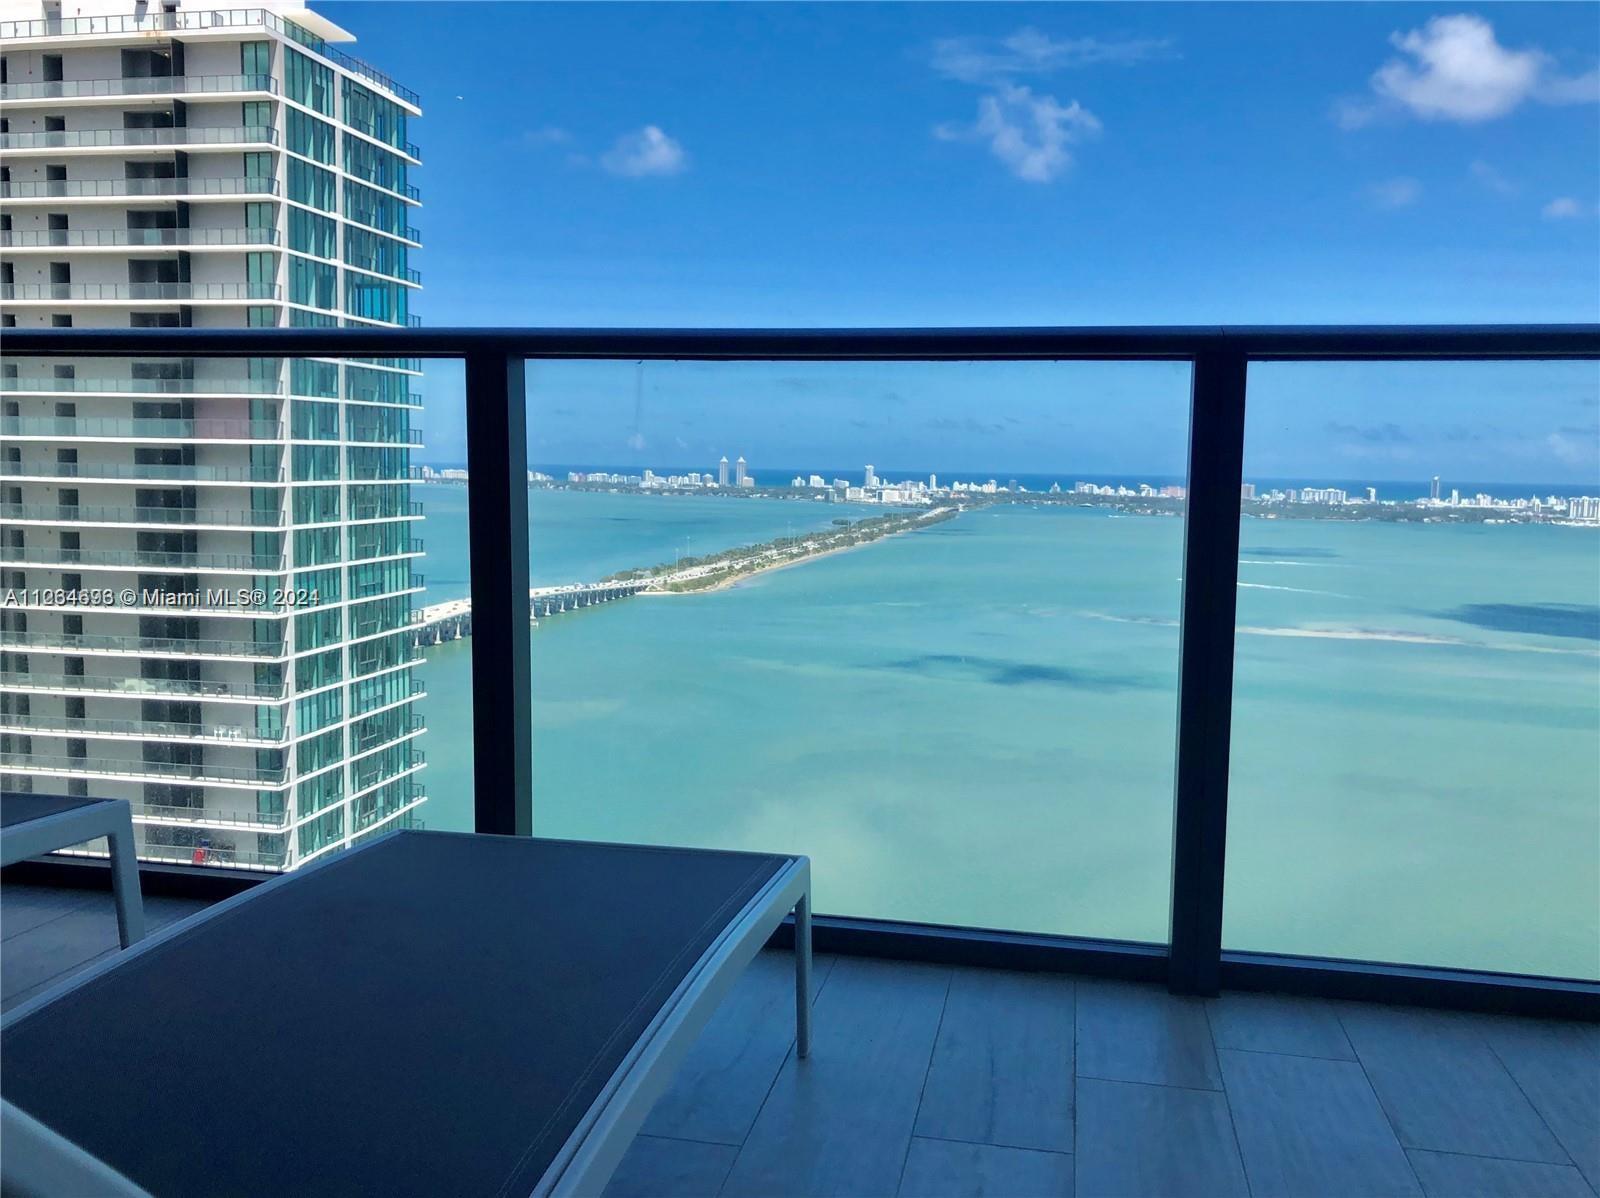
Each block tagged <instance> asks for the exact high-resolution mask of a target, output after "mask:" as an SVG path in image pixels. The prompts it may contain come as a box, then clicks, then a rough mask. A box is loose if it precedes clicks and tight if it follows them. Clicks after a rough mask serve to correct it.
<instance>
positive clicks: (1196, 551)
mask: <svg viewBox="0 0 1600 1198" xmlns="http://www.w3.org/2000/svg"><path fill="white" fill-rule="evenodd" d="M1247 372H1248V360H1247V359H1246V357H1245V353H1244V351H1243V349H1233V348H1228V347H1219V348H1218V349H1216V350H1209V351H1206V352H1204V353H1201V354H1199V355H1197V356H1196V358H1195V359H1194V376H1193V383H1192V396H1191V403H1190V413H1189V497H1188V511H1187V513H1186V519H1185V522H1184V545H1183V626H1182V634H1181V638H1180V648H1179V665H1178V749H1177V782H1176V786H1175V794H1174V798H1173V813H1172V923H1171V949H1170V956H1169V958H1168V974H1167V978H1168V987H1169V988H1170V989H1171V990H1172V991H1173V992H1174V993H1178V994H1215V993H1216V992H1217V982H1218V975H1219V973H1220V969H1221V960H1222V893H1223V880H1224V863H1225V858H1226V846H1227V835H1228V736H1229V732H1230V730H1231V729H1230V725H1231V721H1232V718H1233V625H1234V612H1235V606H1236V599H1237V589H1236V588H1237V586H1238V580H1239V488H1240V485H1241V482H1242V479H1243V472H1244V407H1245V377H1246V374H1247Z"/></svg>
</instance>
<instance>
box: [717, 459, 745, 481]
mask: <svg viewBox="0 0 1600 1198" xmlns="http://www.w3.org/2000/svg"><path fill="white" fill-rule="evenodd" d="M742 460H743V459H741V461H742ZM727 485H728V455H727V454H723V455H722V460H721V461H720V462H718V463H717V486H719V487H725V486H727Z"/></svg>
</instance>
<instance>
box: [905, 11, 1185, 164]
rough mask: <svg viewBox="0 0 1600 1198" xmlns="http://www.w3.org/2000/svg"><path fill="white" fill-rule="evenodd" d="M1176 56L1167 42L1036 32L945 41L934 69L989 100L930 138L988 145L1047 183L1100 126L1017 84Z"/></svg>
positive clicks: (1078, 107) (1078, 109)
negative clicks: (980, 90)
mask: <svg viewBox="0 0 1600 1198" xmlns="http://www.w3.org/2000/svg"><path fill="white" fill-rule="evenodd" d="M1174 56H1175V51H1174V50H1173V49H1172V44H1171V42H1170V41H1168V40H1165V39H1153V38H1143V39H1128V38H1124V39H1103V38H1095V37H1082V38H1056V37H1051V36H1050V35H1049V34H1046V33H1041V32H1040V31H1039V30H1037V29H1034V28H1031V27H1024V28H1022V29H1018V30H1017V31H1016V32H1015V33H1012V34H1010V35H1008V36H1006V37H1002V38H980V37H954V38H943V39H941V40H939V41H937V42H935V43H934V46H933V54H932V58H931V62H932V65H933V68H934V70H936V71H938V72H939V73H940V74H941V75H945V76H947V77H948V78H951V79H958V80H960V81H961V82H963V83H972V84H977V85H978V86H980V87H982V88H983V89H984V94H982V95H980V96H979V97H978V116H977V119H976V120H975V121H973V122H971V123H970V124H969V123H963V122H954V121H950V122H945V123H943V124H940V125H936V126H934V130H933V133H934V136H935V137H938V138H939V139H941V140H943V141H979V142H985V143H987V144H988V146H989V150H990V152H991V153H993V154H994V156H995V157H996V158H998V159H999V160H1000V161H1001V162H1003V163H1005V165H1006V166H1007V167H1008V168H1009V169H1010V171H1011V173H1012V174H1014V175H1015V176H1016V177H1017V178H1019V179H1023V180H1025V181H1027V182H1029V183H1049V182H1051V181H1052V180H1054V179H1058V178H1060V177H1061V175H1062V174H1063V173H1065V172H1066V170H1067V169H1068V168H1069V167H1071V166H1072V162H1073V158H1072V153H1071V150H1070V148H1069V147H1071V146H1072V145H1074V144H1075V143H1077V142H1080V141H1082V140H1083V139H1084V138H1086V137H1091V136H1094V135H1095V134H1098V133H1099V132H1100V129H1101V125H1100V121H1099V118H1097V117H1096V116H1095V115H1094V114H1093V113H1092V112H1090V111H1089V110H1088V109H1087V108H1085V107H1084V106H1083V105H1082V104H1080V103H1078V101H1077V100H1073V101H1071V102H1070V103H1066V104H1063V103H1062V102H1061V101H1060V100H1058V99H1056V97H1055V96H1053V95H1048V94H1045V93H1043V92H1036V91H1034V89H1033V88H1031V87H1029V86H1027V85H1026V84H1023V83H1020V82H1018V78H1019V77H1021V76H1026V75H1046V74H1049V73H1051V72H1054V71H1061V70H1067V69H1070V68H1074V67H1085V66H1095V65H1099V64H1119V65H1129V64H1132V63H1136V62H1145V61H1147V60H1149V59H1153V58H1170V57H1174Z"/></svg>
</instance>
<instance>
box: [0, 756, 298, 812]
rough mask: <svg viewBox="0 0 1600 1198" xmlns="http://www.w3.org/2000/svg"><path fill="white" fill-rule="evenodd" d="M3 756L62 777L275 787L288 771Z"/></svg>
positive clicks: (11, 764) (10, 764) (12, 763)
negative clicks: (223, 783) (161, 780)
mask: <svg viewBox="0 0 1600 1198" xmlns="http://www.w3.org/2000/svg"><path fill="white" fill-rule="evenodd" d="M5 757H6V768H7V769H11V770H31V771H35V772H37V773H42V774H49V775H52V776H55V777H61V778H69V777H90V776H94V777H117V778H161V779H179V780H182V781H185V782H198V783H206V782H225V783H240V782H243V783H249V784H251V785H253V786H261V787H277V786H282V785H283V784H284V778H285V776H286V774H287V770H285V769H284V767H282V766H279V767H277V768H275V769H267V768H263V767H260V766H249V765H214V764H212V763H210V762H178V761H135V760H129V759H128V758H119V757H106V756H104V755H96V756H94V757H63V756H58V755H52V754H48V753H16V752H8V753H7V754H6V755H5ZM185 810H193V809H192V808H186V809H185Z"/></svg>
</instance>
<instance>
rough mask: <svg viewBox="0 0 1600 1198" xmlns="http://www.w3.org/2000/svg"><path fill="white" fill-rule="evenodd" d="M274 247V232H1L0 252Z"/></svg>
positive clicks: (115, 230) (276, 240)
mask: <svg viewBox="0 0 1600 1198" xmlns="http://www.w3.org/2000/svg"><path fill="white" fill-rule="evenodd" d="M277 244H278V231H277V230H276V229H0V249H33V248H38V247H42V246H67V247H82V248H86V249H87V248H93V247H96V246H124V245H125V246H137V247H149V246H184V245H245V246H249V245H277Z"/></svg>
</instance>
